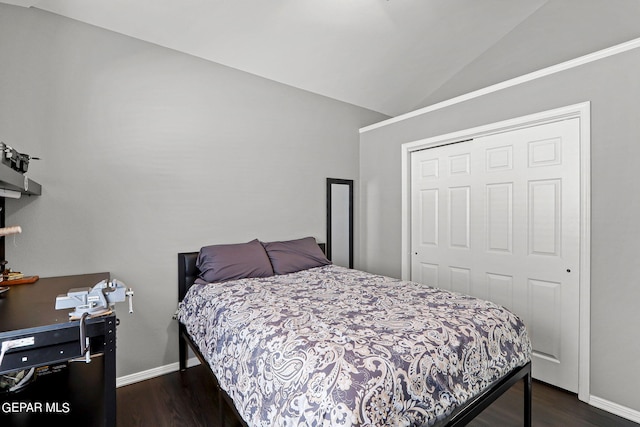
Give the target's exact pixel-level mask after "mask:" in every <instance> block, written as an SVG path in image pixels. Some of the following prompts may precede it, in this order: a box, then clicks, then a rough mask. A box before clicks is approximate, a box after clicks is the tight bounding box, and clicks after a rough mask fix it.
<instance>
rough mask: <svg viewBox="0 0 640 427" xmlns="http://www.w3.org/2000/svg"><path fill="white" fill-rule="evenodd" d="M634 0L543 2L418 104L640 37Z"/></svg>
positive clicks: (639, 13) (638, 4)
mask: <svg viewBox="0 0 640 427" xmlns="http://www.w3.org/2000/svg"><path fill="white" fill-rule="evenodd" d="M639 20H640V2H638V1H637V0H562V1H547V2H546V3H545V4H544V5H543V6H542V7H540V8H539V9H538V10H536V11H535V12H534V13H533V14H532V15H531V16H529V17H528V18H527V19H526V20H525V21H524V22H522V23H521V24H519V25H518V26H517V27H515V28H514V29H513V30H512V31H511V32H510V33H509V34H508V35H507V36H506V37H504V38H503V39H501V40H499V41H498V42H497V43H496V44H494V45H493V46H491V47H490V48H489V49H487V50H486V51H485V52H483V53H482V55H480V56H479V57H478V58H476V59H475V60H474V61H472V62H471V63H469V64H467V65H466V66H465V67H464V68H462V69H461V70H460V71H459V72H458V73H457V74H456V75H454V76H452V77H451V79H449V80H448V81H447V82H446V83H444V84H443V85H442V86H441V87H440V88H438V89H437V90H435V91H434V92H433V93H431V94H429V95H428V96H427V97H426V98H425V99H424V100H423V101H422V102H421V103H420V104H419V105H417V106H416V109H417V108H420V107H424V106H427V105H432V104H435V103H436V102H439V101H443V100H445V99H450V98H453V97H454V96H458V95H463V94H465V93H468V92H471V91H473V90H475V89H479V88H481V87H486V86H490V85H492V84H495V83H500V82H503V81H505V80H508V79H511V78H514V77H519V76H521V75H523V74H527V73H530V72H533V71H538V70H540V69H543V68H545V67H549V66H552V65H556V64H559V63H561V62H564V61H568V60H571V59H574V58H576V57H579V56H582V55H587V54H589V53H591V52H594V51H597V50H600V49H605V48H607V47H609V46H614V45H617V44H619V43H623V42H626V41H627V40H633V39H635V38H637V37H640V26H639V25H638V21H639Z"/></svg>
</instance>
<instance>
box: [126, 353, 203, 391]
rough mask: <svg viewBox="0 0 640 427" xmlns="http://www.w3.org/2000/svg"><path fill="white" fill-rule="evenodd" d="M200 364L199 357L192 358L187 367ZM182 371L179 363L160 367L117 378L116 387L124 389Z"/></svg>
mask: <svg viewBox="0 0 640 427" xmlns="http://www.w3.org/2000/svg"><path fill="white" fill-rule="evenodd" d="M199 364H200V360H198V358H197V357H192V358H190V359H188V360H187V367H188V368H190V367H192V366H196V365H199ZM179 369H180V364H179V363H178V362H175V363H170V364H168V365H164V366H158V367H157V368H152V369H148V370H146V371H142V372H136V373H135V374H130V375H125V376H122V377H118V378H116V387H123V386H125V385H129V384H133V383H137V382H140V381H144V380H149V379H151V378H155V377H159V376H160V375H165V374H170V373H171V372H175V371H177V370H179Z"/></svg>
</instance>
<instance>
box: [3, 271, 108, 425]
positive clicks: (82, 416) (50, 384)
mask: <svg viewBox="0 0 640 427" xmlns="http://www.w3.org/2000/svg"><path fill="white" fill-rule="evenodd" d="M104 279H109V273H96V274H84V275H78V276H63V277H52V278H43V279H40V280H38V281H37V282H35V283H33V284H23V285H13V286H11V287H10V288H11V289H10V290H9V291H7V292H5V293H4V294H3V295H2V296H0V345H1V344H2V342H4V341H8V340H15V339H19V338H33V342H34V343H33V345H27V346H25V347H20V348H14V349H10V350H8V351H7V352H6V354H5V355H4V359H3V360H2V364H0V374H3V373H7V372H13V371H17V370H21V369H28V368H31V367H38V366H43V365H49V366H51V365H55V364H61V363H62V364H65V363H66V362H67V361H69V360H71V359H76V358H79V357H81V356H82V354H81V346H80V328H79V326H80V321H79V320H74V321H70V320H69V316H68V313H69V311H71V310H56V309H55V301H56V296H58V295H60V294H66V293H67V292H68V291H69V289H71V288H81V287H92V286H93V285H95V284H96V283H98V282H100V281H101V280H104ZM0 286H1V283H0ZM86 335H87V337H89V338H90V346H91V347H90V348H91V350H90V352H91V355H92V356H91V363H88V364H87V363H84V362H82V361H79V362H69V363H66V365H67V368H66V369H64V370H63V371H62V372H60V373H54V374H49V375H46V376H43V377H42V378H40V377H37V378H36V380H35V381H34V382H33V383H31V384H29V385H28V386H27V387H26V388H25V389H24V390H21V391H17V392H15V393H11V394H6V395H2V394H0V424H2V425H7V424H8V425H16V426H18V425H20V426H27V425H42V423H43V422H44V421H47V422H49V421H62V422H70V425H99V426H107V427H112V426H115V424H116V387H115V386H116V372H115V366H116V345H115V341H116V317H115V314H110V315H108V316H102V317H97V318H94V319H87V320H86ZM7 420H8V421H9V423H7Z"/></svg>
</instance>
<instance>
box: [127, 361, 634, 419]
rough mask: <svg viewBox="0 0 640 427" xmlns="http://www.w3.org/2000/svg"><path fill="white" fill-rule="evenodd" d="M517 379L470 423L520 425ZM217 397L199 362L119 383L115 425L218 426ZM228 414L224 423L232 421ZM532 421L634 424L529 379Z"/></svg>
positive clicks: (520, 400)
mask: <svg viewBox="0 0 640 427" xmlns="http://www.w3.org/2000/svg"><path fill="white" fill-rule="evenodd" d="M521 384H522V383H521V382H520V383H518V384H517V385H515V386H514V387H512V388H511V390H509V391H508V392H507V393H505V394H504V395H503V396H502V397H501V398H500V399H498V400H497V401H496V402H494V403H493V404H492V405H491V406H490V407H489V408H487V409H486V410H485V411H484V412H483V413H482V414H480V415H479V416H478V417H477V418H476V419H475V420H474V421H473V422H472V423H471V424H470V426H473V427H483V426H491V427H496V426H500V427H509V426H518V427H520V426H522V407H523V406H522V405H523V387H522V385H521ZM216 396H217V395H216V390H215V386H214V382H213V379H212V377H211V375H210V374H209V372H208V371H207V370H206V369H205V368H204V367H202V366H195V367H193V368H189V369H187V370H186V371H185V372H174V373H171V374H168V375H163V376H161V377H157V378H153V379H150V380H147V381H142V382H139V383H136V384H131V385H128V386H124V387H120V388H118V390H117V405H118V415H117V420H118V427H132V426H149V427H169V426H176V427H222V426H221V422H220V413H219V411H218V403H217V402H218V400H217V397H216ZM226 411H230V410H229V409H226ZM229 418H230V417H227V423H228V424H226V425H225V426H224V427H230V426H233V424H231V423H230V422H229ZM533 426H535V427H542V426H553V427H555V426H561V427H571V426H576V427H590V426H592V427H613V426H619V427H639V425H638V424H636V423H633V422H631V421H628V420H625V419H623V418H620V417H617V416H615V415H611V414H609V413H607V412H605V411H602V410H600V409H597V408H593V407H591V406H589V405H587V404H586V403H583V402H580V401H579V400H578V398H577V397H576V396H575V395H573V394H570V393H567V392H564V391H562V390H559V389H556V388H554V387H551V386H548V385H546V384H543V383H539V382H534V384H533Z"/></svg>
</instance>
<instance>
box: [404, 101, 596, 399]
mask: <svg viewBox="0 0 640 427" xmlns="http://www.w3.org/2000/svg"><path fill="white" fill-rule="evenodd" d="M590 110H591V105H590V103H589V102H584V103H580V104H574V105H570V106H567V107H563V108H558V109H554V110H548V111H543V112H540V113H536V114H531V115H527V116H523V117H518V118H515V119H510V120H505V121H500V122H496V123H491V124H488V125H483V126H478V127H473V128H469V129H464V130H460V131H456V132H452V133H448V134H444V135H439V136H434V137H430V138H426V139H421V140H417V141H413V142H408V143H405V144H402V147H401V150H402V154H401V160H402V190H401V191H402V193H401V195H402V200H401V203H402V213H401V215H402V229H401V233H402V258H401V262H402V279H403V280H410V277H411V153H412V152H414V151H418V150H424V149H426V148H433V147H438V146H441V145H446V144H450V143H454V142H458V141H462V140H468V139H473V138H479V137H482V136H488V135H491V134H496V133H502V132H508V131H511V130H516V129H522V128H526V127H531V126H535V125H540V124H544V123H550V122H555V121H559V120H565V119H569V118H579V119H580V302H579V305H580V332H579V340H580V342H579V375H578V376H579V385H578V398H579V399H580V400H582V401H584V402H587V403H588V402H589V395H590V387H589V370H590V329H591V328H590V322H591V314H590V304H591V297H590V288H591V286H590V277H591V254H590V248H591V219H590V212H591V184H590V182H591V179H590V178H591V169H590V165H591V154H590V147H591V134H590Z"/></svg>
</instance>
